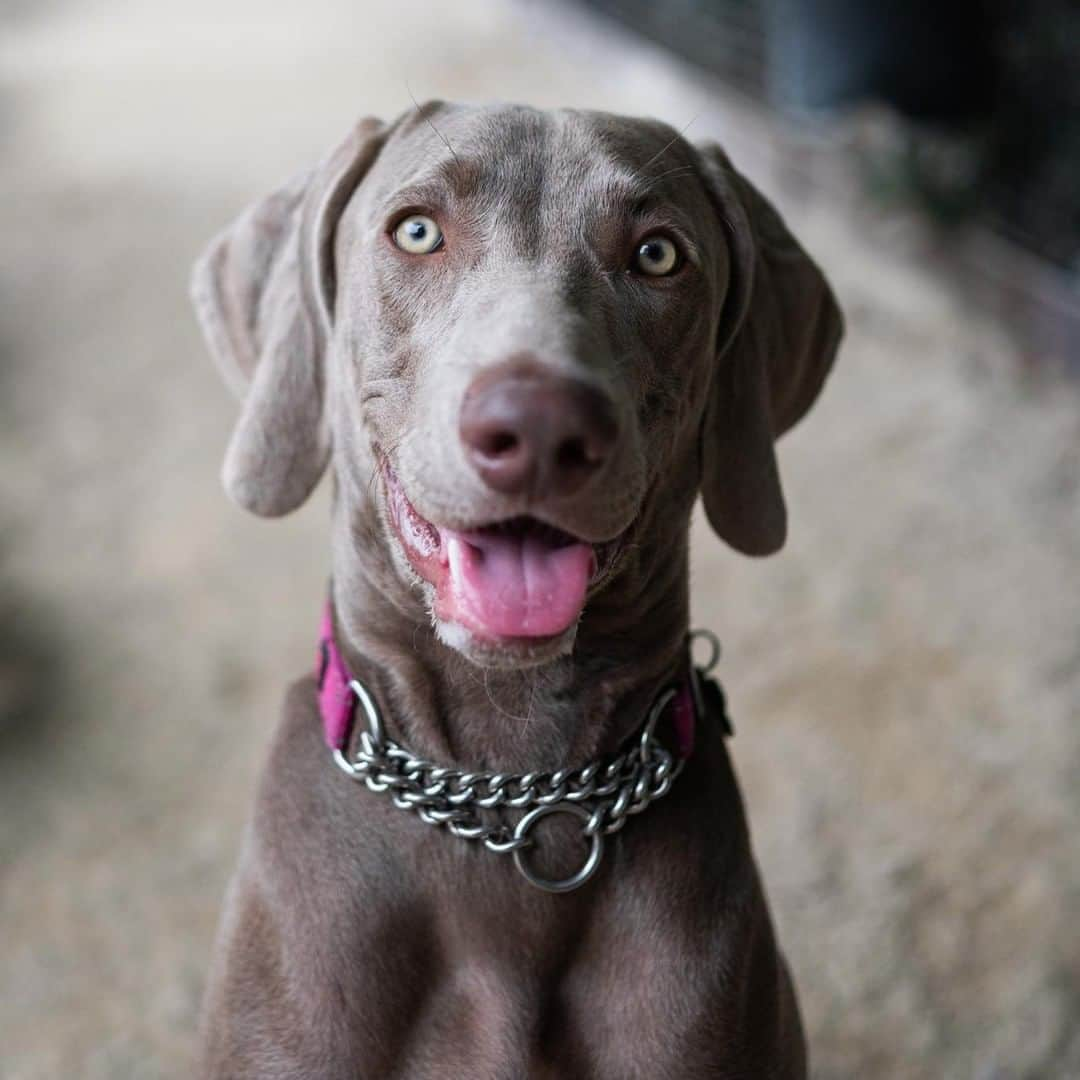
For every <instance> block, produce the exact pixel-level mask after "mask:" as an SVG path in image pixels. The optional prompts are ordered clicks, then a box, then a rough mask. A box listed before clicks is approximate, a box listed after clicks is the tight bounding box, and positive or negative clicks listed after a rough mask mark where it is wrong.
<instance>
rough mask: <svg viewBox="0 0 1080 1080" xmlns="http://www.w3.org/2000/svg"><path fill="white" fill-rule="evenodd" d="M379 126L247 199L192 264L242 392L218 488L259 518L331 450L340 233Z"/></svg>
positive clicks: (370, 124) (314, 479) (211, 331)
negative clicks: (329, 401)
mask: <svg viewBox="0 0 1080 1080" xmlns="http://www.w3.org/2000/svg"><path fill="white" fill-rule="evenodd" d="M385 133H386V128H385V126H384V125H383V124H382V123H381V122H380V121H378V120H374V119H366V120H362V121H361V122H360V123H359V124H358V125H357V126H356V128H355V129H354V130H353V132H352V134H351V135H350V136H349V138H348V139H346V140H345V142H344V143H342V144H341V145H340V146H339V147H338V148H337V149H336V150H335V151H334V152H333V153H332V154H330V156H329V157H328V158H327V159H326V160H325V161H324V162H323V163H322V164H321V165H320V166H318V167H317V168H316V169H315V170H314V171H312V172H311V173H309V174H308V175H306V176H303V177H300V178H299V179H297V180H294V181H293V182H291V183H289V184H287V185H286V186H285V187H283V188H281V189H279V190H278V191H275V192H273V193H272V194H271V195H268V196H266V197H265V198H264V199H262V200H261V201H259V202H258V203H256V204H255V205H254V206H251V207H249V208H248V209H247V210H246V211H245V212H244V213H243V214H241V215H240V217H239V218H238V219H237V220H236V221H235V222H234V223H233V224H232V225H231V226H230V227H229V228H227V229H225V231H224V232H222V233H220V234H219V235H218V236H217V237H216V238H215V239H214V241H213V242H212V243H211V244H210V247H209V249H208V250H207V251H206V253H205V254H204V255H203V256H202V258H201V259H199V261H198V262H197V263H196V265H195V269H194V273H193V275H192V284H191V294H192V299H193V301H194V304H195V310H196V312H197V314H198V317H199V322H200V324H201V326H202V330H203V334H204V335H205V337H206V340H207V343H208V344H209V347H210V351H211V352H212V353H213V355H214V358H215V359H216V360H217V362H218V364H219V366H220V367H221V369H222V372H223V373H224V375H225V379H226V381H227V382H228V383H229V385H230V386H231V387H232V388H233V389H234V390H235V391H236V393H237V394H238V395H239V396H240V397H241V398H242V399H243V404H242V406H241V410H240V419H239V420H238V421H237V425H236V429H235V430H234V432H233V436H232V440H231V441H230V443H229V449H228V451H227V453H226V455H225V465H224V469H223V479H224V483H225V489H226V491H227V492H228V493H229V495H230V496H231V497H232V498H233V499H235V500H236V502H238V503H239V504H240V505H241V506H243V507H245V508H246V509H248V510H251V511H252V512H254V513H256V514H260V515H262V516H265V517H277V516H279V515H281V514H287V513H288V512H289V511H290V510H295V509H296V508H297V507H298V506H299V505H300V504H301V503H302V502H303V501H304V500H305V499H306V498H307V497H308V495H310V494H311V492H312V490H313V489H314V487H315V485H316V484H317V483H318V482H319V478H320V477H321V476H322V474H323V470H324V469H325V468H326V462H327V460H328V458H329V456H330V430H329V423H328V418H327V410H326V385H327V372H326V350H327V346H328V342H329V339H330V331H331V326H332V320H333V306H334V294H335V285H336V283H335V276H334V269H335V268H334V236H335V230H336V227H337V223H338V219H339V218H340V216H341V213H342V211H343V210H344V208H345V205H346V204H347V203H348V201H349V199H350V197H351V196H352V194H353V192H354V191H355V190H356V187H357V185H358V184H359V183H360V181H361V179H362V178H363V176H364V173H365V172H366V171H367V170H368V168H369V167H370V165H371V163H372V162H373V161H374V160H375V157H376V156H377V154H378V152H379V149H380V148H381V146H382V143H383V141H384V139H385Z"/></svg>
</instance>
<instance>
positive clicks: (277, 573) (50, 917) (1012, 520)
mask: <svg viewBox="0 0 1080 1080" xmlns="http://www.w3.org/2000/svg"><path fill="white" fill-rule="evenodd" d="M410 94H414V95H415V96H416V97H417V98H419V99H421V100H422V99H423V98H425V97H430V96H444V97H453V98H464V99H487V98H503V99H522V100H528V101H532V102H535V103H538V104H555V103H571V104H581V105H591V106H599V107H610V108H613V109H617V110H620V111H626V112H638V113H651V114H655V115H658V116H661V117H663V118H665V119H667V120H669V121H671V122H673V123H674V124H675V125H676V126H679V127H682V126H683V125H685V124H687V123H688V122H689V121H691V120H692V124H691V127H690V130H689V132H688V134H689V135H690V136H692V137H699V138H700V137H703V136H705V135H710V134H711V135H716V134H719V135H721V136H722V137H724V138H725V139H726V140H727V141H728V143H729V145H730V148H731V150H732V153H733V156H734V157H735V158H736V160H737V161H739V162H740V163H741V164H743V166H744V167H745V168H746V169H747V171H749V172H750V173H751V174H752V175H754V176H755V177H756V178H757V179H759V180H760V181H761V183H762V184H763V186H766V187H768V188H769V189H770V190H772V191H774V192H776V193H778V194H779V196H780V200H781V202H782V203H783V205H784V207H785V210H786V213H787V216H788V219H789V221H790V222H791V223H792V225H793V227H794V229H795V231H796V232H797V233H798V234H799V235H800V236H801V237H802V239H803V240H804V241H805V243H806V245H807V246H808V247H809V248H810V250H811V251H813V252H814V254H815V255H816V256H817V257H818V259H819V261H821V262H822V263H823V265H824V266H825V267H826V268H827V269H828V272H829V274H830V276H831V278H832V279H833V281H834V282H835V283H836V286H837V290H838V292H839V294H840V296H841V298H842V301H843V304H844V307H845V308H846V311H847V314H848V320H849V326H850V329H849V335H848V339H847V343H846V345H845V347H844V351H843V354H842V357H841V361H840V364H839V367H838V369H837V371H836V374H835V376H834V378H833V379H832V381H831V383H830V385H829V387H828V389H827V392H826V393H825V395H824V397H823V399H822V401H821V404H820V406H819V407H818V409H817V410H816V411H815V412H814V413H813V414H812V415H811V418H810V419H809V420H808V421H807V422H806V423H805V425H803V426H802V427H801V428H800V429H799V430H798V431H797V432H796V433H794V434H793V435H792V436H790V437H789V438H788V439H786V440H785V443H784V445H783V451H782V468H783V470H784V474H785V478H786V485H787V491H788V496H789V505H790V509H791V517H792V536H791V540H790V542H789V545H788V547H787V548H786V550H785V551H784V552H783V553H782V554H781V555H779V556H778V557H776V558H774V559H771V560H767V561H765V562H753V561H749V560H744V559H741V558H740V557H738V556H736V555H735V554H734V553H732V552H731V551H728V550H726V549H724V548H723V547H721V546H720V544H719V543H718V542H716V541H715V540H714V539H713V538H712V537H711V535H710V534H709V533H708V532H707V531H706V530H705V529H703V528H702V529H697V530H696V531H695V535H694V545H695V546H694V568H695V579H696V582H697V585H696V590H695V605H696V618H697V621H698V622H700V623H701V624H704V625H708V626H710V627H713V628H714V629H716V630H717V631H718V632H719V633H720V634H721V636H722V637H723V639H724V644H725V657H724V661H723V664H722V669H721V677H722V678H723V680H724V681H725V683H726V685H727V687H728V690H729V694H730V697H731V700H732V704H733V713H734V716H735V719H736V723H737V726H738V732H739V733H738V737H737V738H736V740H735V742H734V752H735V755H736V760H737V764H738V767H739V770H740V774H741V776H742V779H743V781H744V785H745V789H746V795H747V799H748V802H749V806H750V813H751V820H752V823H753V828H754V834H755V841H756V845H757V850H758V853H759V856H760V861H761V863H762V865H763V870H764V875H765V879H766V882H767V884H768V888H769V891H770V895H771V899H772V903H773V907H774V911H775V915H776V918H777V921H778V923H779V928H780V934H781V937H782V940H783V942H784V944H785V946H786V949H787V951H788V954H789V956H790V958H791V961H792V965H793V967H794V970H795V975H796V980H797V982H798V984H799V988H800V993H801V999H802V1004H803V1009H804V1012H805V1017H806V1021H807V1026H808V1029H809V1035H810V1041H811V1047H812V1057H813V1062H814V1075H815V1076H817V1077H822V1078H850V1077H857V1078H866V1077H928V1078H937V1077H978V1078H981V1080H989V1078H1016V1077H1031V1078H1040V1080H1041V1078H1048V1077H1060V1078H1065V1077H1076V1076H1080V934H1078V933H1077V929H1076V926H1077V916H1078V914H1080V828H1078V824H1080V784H1078V782H1077V776H1078V769H1080V629H1078V618H1077V615H1078V612H1080V498H1078V477H1080V469H1078V466H1080V387H1078V386H1077V385H1076V384H1075V382H1073V383H1069V382H1067V381H1065V380H1064V379H1063V378H1061V377H1060V376H1057V375H1055V374H1054V373H1053V371H1052V370H1047V366H1046V365H1044V364H1040V363H1039V362H1038V361H1039V359H1040V358H1039V357H1038V356H1031V355H1026V356H1023V355H1021V353H1020V351H1018V350H1017V349H1016V347H1015V346H1014V345H1012V344H1011V343H1010V340H1009V337H1008V335H1007V334H1006V333H1005V331H1004V330H1003V329H1002V327H1001V326H999V325H997V323H996V321H995V319H994V318H993V317H991V315H990V314H988V313H986V312H978V311H975V310H973V309H971V308H969V307H968V306H967V303H966V302H965V300H964V299H963V298H962V296H961V294H960V292H959V291H958V290H957V288H956V287H955V285H954V284H953V283H951V282H950V281H949V280H948V278H947V276H946V275H944V274H943V273H941V272H940V271H938V270H936V269H935V266H936V264H937V261H938V260H937V256H936V255H935V249H934V247H933V244H932V242H931V241H929V240H928V239H927V238H926V237H925V236H923V235H922V234H921V233H920V232H919V230H918V229H915V228H913V227H912V225H911V223H910V222H905V221H898V220H888V219H885V220H879V219H878V218H877V217H875V215H874V214H872V213H870V212H869V211H868V210H867V208H866V207H863V206H860V205H859V202H858V200H857V199H853V198H852V197H851V192H850V190H847V189H845V188H844V187H843V185H837V186H835V187H833V186H831V185H828V184H825V185H823V184H821V183H820V182H816V183H810V182H808V181H807V180H806V175H807V174H806V173H805V172H804V173H799V172H798V171H796V172H794V173H792V172H791V171H790V170H789V169H785V168H783V167H777V164H776V163H777V162H780V163H781V164H783V163H784V162H789V161H804V159H805V158H806V155H807V153H808V151H806V148H805V146H804V140H799V139H794V138H792V137H791V136H790V135H789V134H784V133H782V132H778V131H776V130H774V129H773V128H771V127H769V126H768V125H767V124H766V122H765V121H764V120H762V118H761V117H757V116H755V115H754V114H753V112H752V111H751V110H749V109H748V108H747V107H746V106H745V105H744V104H740V103H739V102H736V101H733V100H730V99H727V98H721V97H717V95H716V92H715V88H714V87H710V86H708V85H706V84H704V83H703V82H701V81H698V80H696V79H695V78H693V77H691V76H690V75H689V74H687V73H686V72H684V71H682V70H680V69H679V68H678V67H676V66H675V65H674V64H673V63H672V62H671V61H670V60H668V59H666V58H665V57H664V56H662V55H661V54H659V53H657V52H654V51H652V50H650V49H647V48H644V47H639V46H636V45H635V44H634V43H632V42H629V41H627V40H626V39H624V38H622V37H620V36H618V35H616V34H614V32H612V31H608V30H605V29H603V28H600V29H598V28H597V27H596V26H595V24H587V23H578V22H576V21H575V20H574V19H573V18H568V17H566V15H565V13H558V12H556V13H555V14H554V15H553V14H551V12H550V11H549V10H548V9H546V8H543V7H538V6H535V5H534V6H530V7H527V8H524V7H519V6H507V5H506V4H503V3H500V2H498V0H473V2H470V3H468V4H457V5H443V6H440V7H439V8H438V9H436V8H435V6H434V5H423V4H420V3H418V2H416V0H393V2H391V0H377V2H367V3H359V2H357V0H347V2H346V0H340V2H335V0H308V2H307V3H305V4H304V5H301V6H296V7H295V8H294V7H293V6H292V5H280V6H276V7H275V6H271V8H270V10H269V11H268V10H267V5H265V4H261V3H260V4H256V3H255V2H254V0H214V2H213V3H211V2H210V0H190V2H189V3H187V4H183V5H177V4H172V3H167V2H165V0H142V2H140V3H139V4H137V5H136V4H133V3H130V2H128V3H124V2H122V0H97V2H94V3H91V2H90V0H67V2H65V0H52V2H48V3H41V4H33V5H32V4H30V3H29V2H23V3H20V4H8V5H5V9H4V13H3V14H0V231H2V236H3V240H2V244H0V718H2V724H0V1076H2V1077H4V1078H5V1080H16V1078H17V1080H37V1078H50V1080H52V1078H57V1077H80V1078H85V1080H96V1078H109V1080H120V1078H127V1077H131V1078H138V1080H153V1078H156V1077H183V1076H187V1075H190V1071H191V1064H190V1062H191V1050H192V1029H193V1023H194V1020H195V1016H196V1010H197V1005H198V1000H199V994H200V990H201V986H202V978H203V972H204V970H205V967H206V962H207V953H208V949H209V944H210V937H211V934H212V931H213V927H214V923H215V919H216V916H217V910H218V906H219V904H220V901H221V896H222V890H223V887H224V883H225V880H226V876H227V874H228V872H229V869H230V867H231V865H232V863H233V860H234V858H235V855H236V851H237V844H238V839H239V835H240V829H241V825H242V821H243V819H244V816H245V814H246V811H247V808H248V805H249V801H250V799H251V793H252V783H253V778H254V775H255V770H256V768H257V766H258V763H259V761H260V757H261V755H262V752H263V746H264V744H265V742H266V740H267V736H268V732H269V730H270V727H271V725H272V724H273V723H274V722H275V718H276V714H277V702H278V699H279V696H280V694H281V691H282V688H283V686H284V685H285V683H286V681H287V680H288V679H290V678H292V677H293V675H294V674H296V673H298V672H300V671H301V670H303V669H305V668H306V667H307V666H308V665H309V663H310V662H311V660H312V653H313V633H314V630H315V623H316V618H317V615H318V611H319V607H320V604H321V600H322V594H323V589H324V581H325V575H326V564H327V543H326V535H327V534H326V526H325V518H326V499H325V492H324V493H323V494H322V495H321V496H320V497H318V498H316V500H314V502H313V503H312V504H311V505H310V506H308V507H306V508H305V509H304V510H303V511H301V512H300V513H299V514H297V515H295V516H294V517H292V518H290V519H287V520H285V521H282V522H278V523H263V522H258V521H256V520H254V519H252V518H249V517H247V516H245V515H244V514H243V513H242V512H241V511H239V510H237V509H235V508H233V507H232V506H231V505H230V504H229V503H228V502H227V501H226V499H225V497H224V495H223V494H222V493H221V491H220V487H219V484H218V477H217V471H218V467H219V459H220V455H221V453H222V450H223V447H224V444H225V440H226V438H227V435H228V431H229V426H230V423H231V420H232V418H233V415H234V409H235V406H234V403H233V402H232V401H231V400H230V397H229V395H228V394H227V392H226V390H225V388H224V387H223V386H222V385H221V383H220V382H219V380H218V378H217V375H216V373H215V371H214V369H213V367H212V364H211V362H210V360H209V357H208V356H207V354H206V352H205V349H204V348H203V346H202V343H201V342H200V340H199V338H198V336H197V331H196V328H195V325H194V322H193V319H192V317H191V314H190V311H189V308H188V303H187V299H186V279H187V274H188V267H189V264H190V263H191V261H192V259H193V257H194V256H195V255H196V253H197V252H198V251H199V249H200V247H201V245H202V244H203V243H204V242H205V240H206V239H207V238H208V237H209V236H210V235H211V233H212V232H213V231H214V230H216V229H217V228H218V227H219V226H220V225H221V224H222V223H223V222H225V221H226V220H227V219H228V218H229V217H230V215H232V214H233V213H235V212H236V211H237V210H238V209H239V208H240V207H241V206H242V205H243V204H244V202H245V201H246V200H248V199H250V198H251V197H252V196H253V195H255V194H256V193H258V192H260V191H262V190H264V189H266V188H267V187H268V186H270V185H271V184H272V183H274V182H276V181H277V180H278V179H280V178H282V177H284V176H286V175H288V174H289V173H291V172H292V171H294V170H295V169H296V168H297V167H299V166H302V165H304V164H305V163H307V162H309V161H311V160H312V159H314V158H315V157H316V156H317V155H318V154H320V153H321V152H322V151H323V150H324V149H325V148H326V147H327V146H328V145H330V144H331V142H333V141H334V140H335V139H336V138H337V137H338V136H339V135H340V134H341V133H342V132H343V131H344V130H346V128H347V127H348V125H349V124H350V123H351V121H352V120H353V118H354V117H355V116H356V115H357V114H358V113H364V112H373V113H379V114H382V115H391V114H394V113H396V112H398V111H400V110H401V109H402V108H404V107H406V106H408V105H409V97H410ZM815 153H817V152H814V153H810V157H812V158H813V157H814V154H815ZM817 169H818V166H817V165H814V166H813V168H812V169H811V170H810V172H811V174H813V173H814V172H815V170H817ZM785 177H786V179H785ZM792 177H794V179H792Z"/></svg>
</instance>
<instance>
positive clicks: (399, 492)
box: [383, 464, 621, 643]
mask: <svg viewBox="0 0 1080 1080" xmlns="http://www.w3.org/2000/svg"><path fill="white" fill-rule="evenodd" d="M383 476H384V479H385V482H386V496H387V508H388V510H389V517H390V521H391V524H392V525H393V528H394V532H395V533H396V534H397V538H398V540H399V541H400V542H401V546H402V548H403V550H404V553H405V556H406V558H407V559H408V561H409V564H410V565H411V566H412V568H413V570H414V571H415V572H416V573H417V575H418V576H419V577H421V578H422V579H423V580H424V581H426V582H428V583H429V584H430V585H431V586H432V587H433V588H434V590H435V603H434V610H435V615H436V616H437V617H438V618H439V619H441V620H444V621H447V622H453V623H458V624H460V625H462V626H464V627H465V628H466V629H467V630H469V631H470V632H471V633H473V634H474V635H476V636H477V637H479V638H481V639H482V640H484V641H487V642H492V643H507V642H511V641H515V640H525V641H528V642H532V643H535V642H537V641H538V640H541V639H545V638H556V637H559V636H561V635H562V634H564V633H565V632H566V631H567V630H569V629H570V628H571V627H572V626H574V625H575V624H576V623H577V621H578V619H579V618H580V617H581V613H582V611H583V610H584V607H585V601H586V598H587V594H588V591H589V588H590V586H591V585H593V584H595V583H596V582H597V581H598V580H599V579H600V578H601V577H602V576H603V575H604V573H605V571H606V570H607V569H608V568H609V567H610V565H611V563H612V562H613V560H614V557H615V554H616V552H617V550H618V548H619V546H620V541H621V537H618V538H616V539H615V540H612V541H608V542H605V543H600V544H592V543H590V542H588V541H586V540H582V539H581V538H579V537H576V536H574V535H572V534H571V533H568V532H565V531H564V530H562V529H559V528H557V527H555V526H553V525H550V524H547V523H546V522H543V521H541V520H539V519H538V518H534V517H531V516H529V515H520V516H516V517H512V518H507V519H504V520H501V521H495V522H491V523H488V524H485V525H480V526H477V527H476V528H470V529H463V530H459V529H452V528H450V527H448V526H444V525H435V524H434V523H433V522H431V521H429V520H428V519H427V518H425V517H423V515H421V514H420V513H419V511H417V509H416V507H415V506H413V504H412V503H411V502H410V501H409V498H408V496H407V495H406V494H405V491H404V489H403V488H402V486H401V484H400V483H399V482H398V479H397V477H396V475H395V474H394V471H393V469H392V468H391V467H390V466H389V464H384V468H383Z"/></svg>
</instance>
